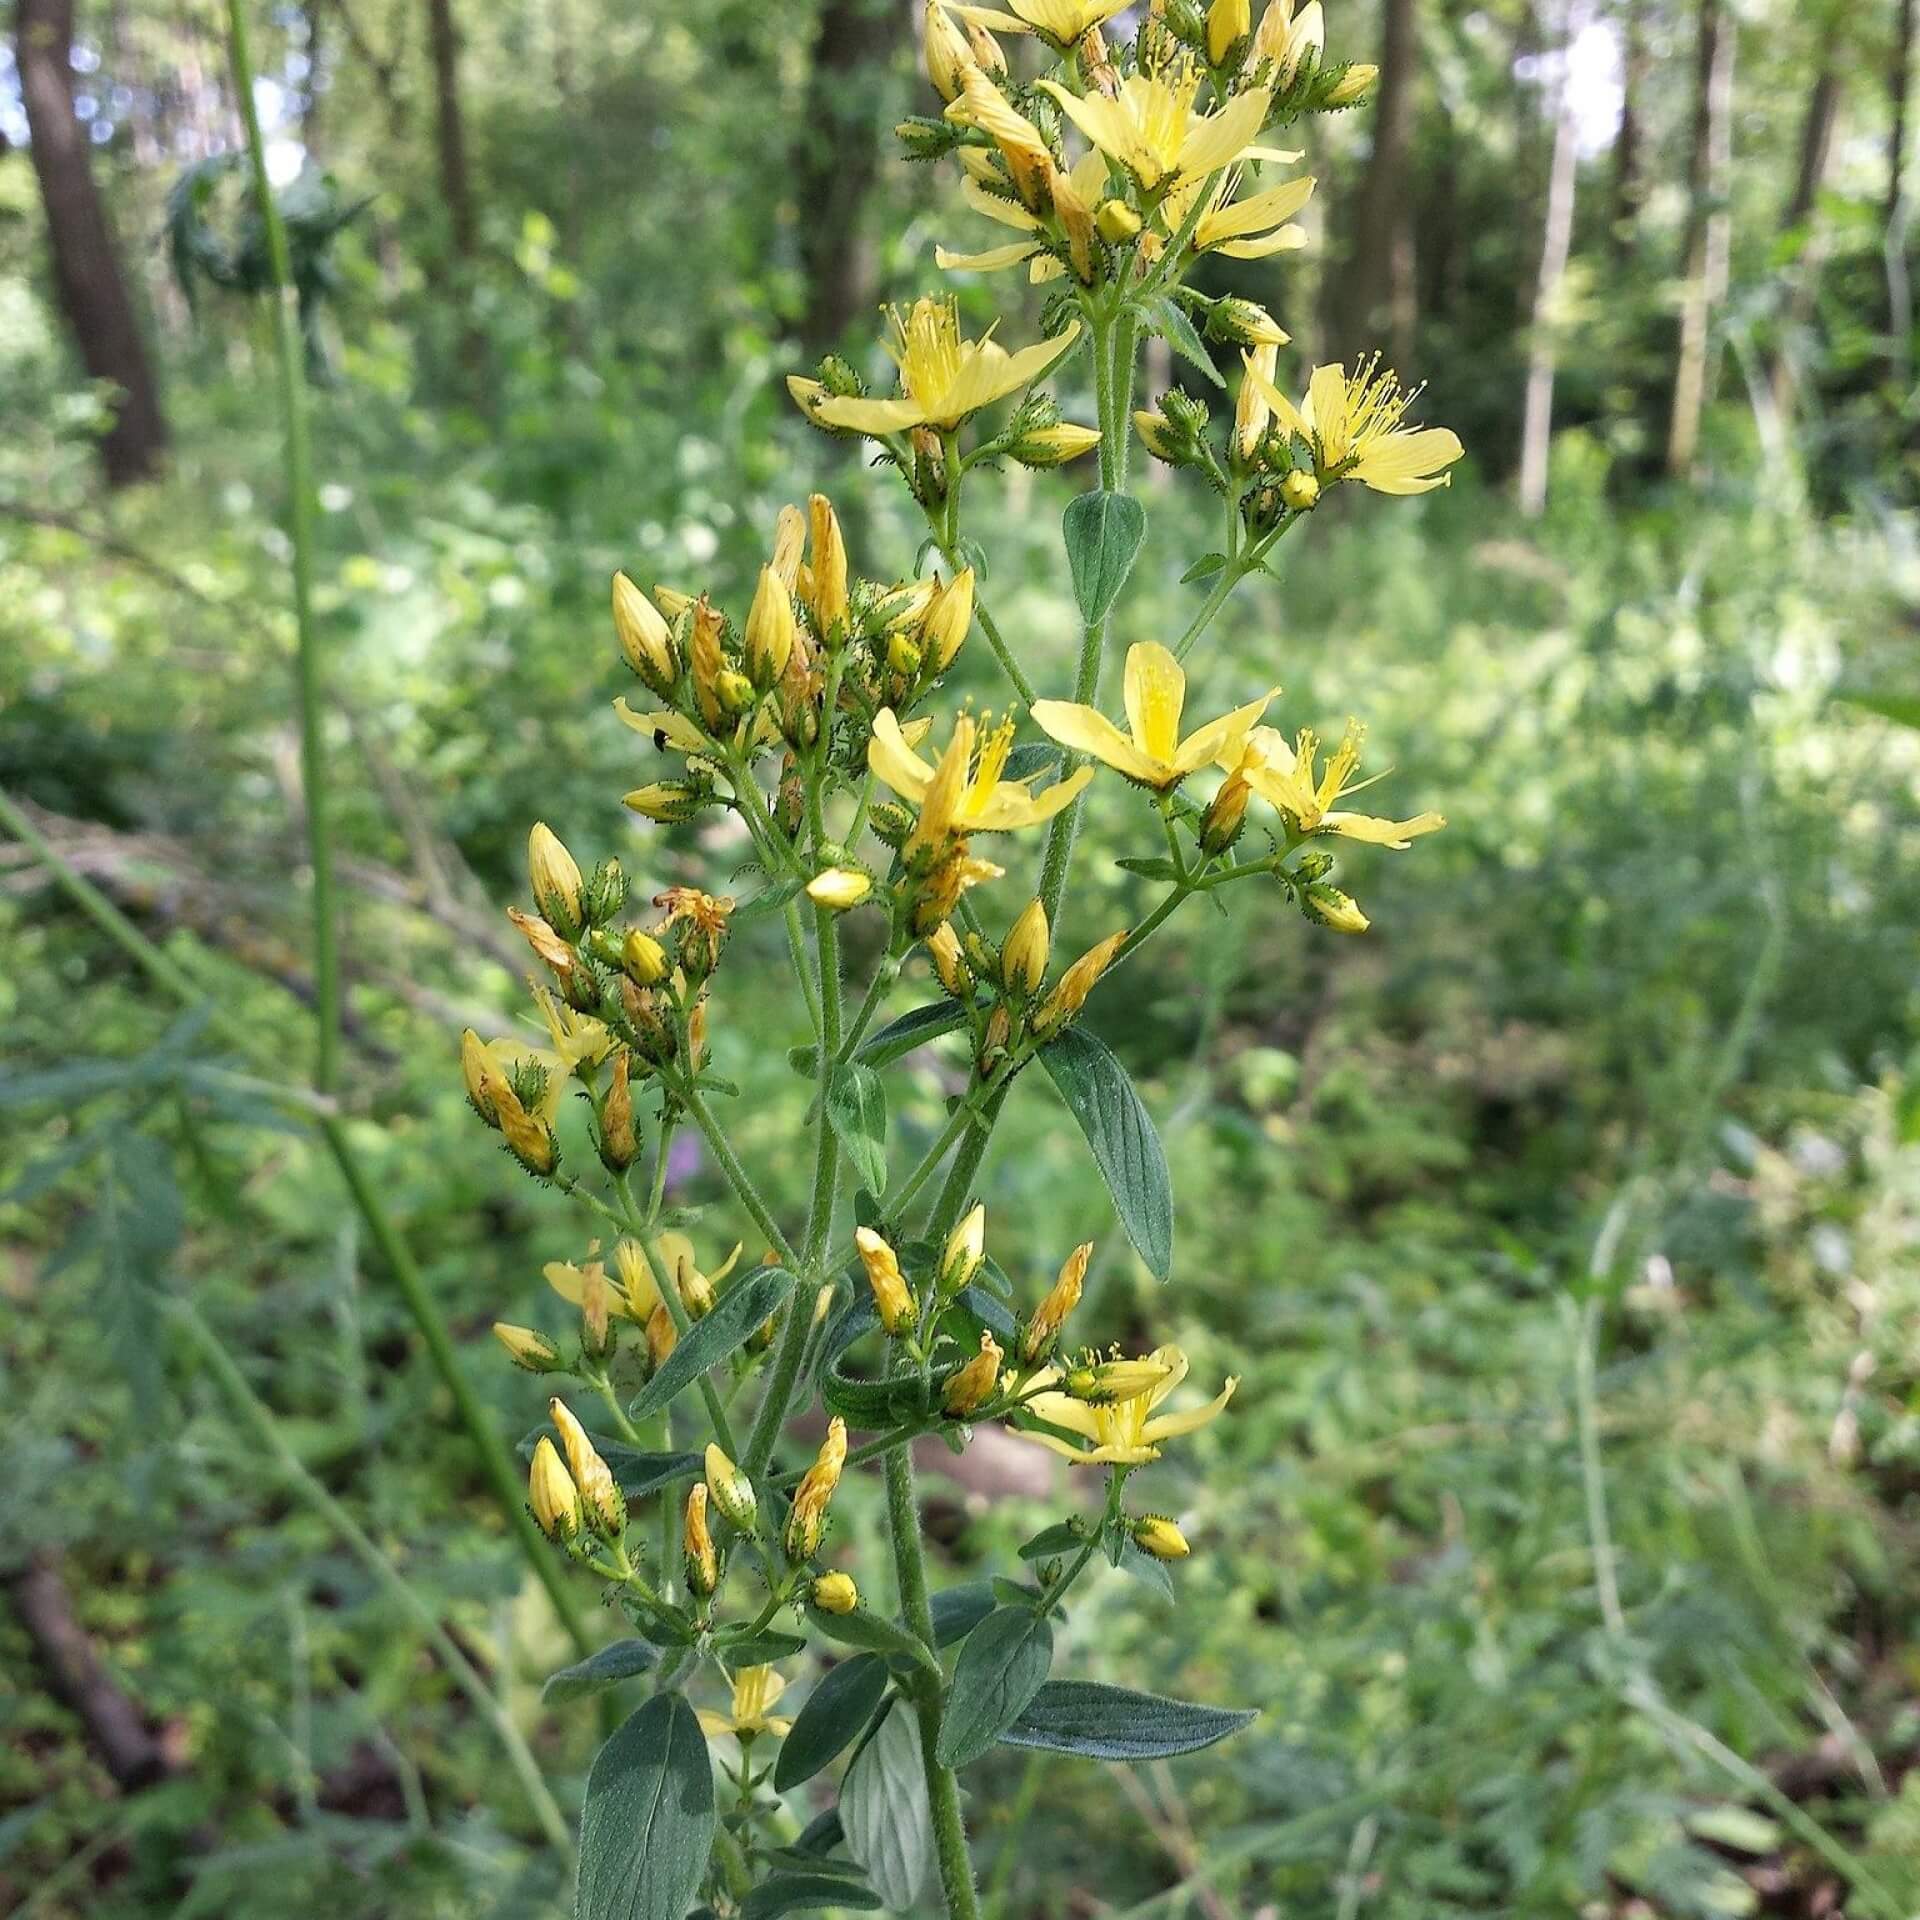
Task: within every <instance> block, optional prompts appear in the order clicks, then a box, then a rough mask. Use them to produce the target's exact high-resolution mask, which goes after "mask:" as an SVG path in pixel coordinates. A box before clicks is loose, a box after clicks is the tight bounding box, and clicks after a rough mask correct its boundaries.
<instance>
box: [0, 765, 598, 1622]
mask: <svg viewBox="0 0 1920 1920" xmlns="http://www.w3.org/2000/svg"><path fill="white" fill-rule="evenodd" d="M0 826H4V827H5V828H6V830H7V831H8V832H9V833H10V834H12V835H13V836H14V837H15V838H16V839H17V840H19V841H20V842H21V843H22V845H24V846H26V847H28V848H30V849H31V850H32V851H33V853H34V854H35V856H36V857H37V858H38V859H39V861H40V863H41V864H42V865H43V866H44V867H45V868H46V869H47V871H48V872H49V873H50V874H52V876H53V878H54V880H55V881H56V882H57V884H58V885H59V886H60V888H61V889H62V891H63V892H65V893H66V895H67V897H68V898H69V899H71V900H72V901H73V903H74V904H75V905H76V906H77V907H79V909H80V910H81V912H83V913H84V914H85V915H86V916H87V917H88V919H90V920H91V921H92V922H93V923H94V925H95V926H97V927H98V928H99V929H100V931H101V932H102V933H104V934H105V935H106V936H107V937H108V938H109V939H110V940H112V941H113V942H114V944H115V945H116V946H118V947H119V948H120V949H121V950H122V951H123V952H124V953H125V954H127V955H128V957H129V958H130V959H132V960H133V961H135V962H136V963H137V964H138V965H139V966H141V967H143V968H144V969H145V970H146V972H147V973H148V974H149V976H151V978H153V979H154V980H156V981H157V982H158V983H159V984H160V985H161V986H163V987H164V988H166V990H167V991H168V992H169V993H171V994H173V995H174V997H175V998H176V999H178V1000H180V1001H181V1002H182V1003H183V1004H184V1005H187V1006H190V1007H198V1006H203V1005H207V1004H208V1001H207V995H206V992H205V991H204V989H203V988H202V987H201V985H200V983H199V982H198V981H196V980H195V979H194V978H193V976H192V975H191V974H190V973H188V972H187V971H186V969H185V968H184V967H182V966H180V965H179V964H178V963H177V962H175V961H174V960H173V959H172V958H171V957H170V956H169V955H168V954H165V953H163V952H162V951H161V950H160V949H159V948H158V947H157V946H155V945H154V943H153V942H152V941H151V940H149V939H148V938H147V936H146V935H145V934H144V933H142V932H141V931H140V929H139V928H138V927H136V926H135V925H134V924H133V922H132V921H131V920H129V919H128V918H127V916H126V915H125V914H124V913H122V912H121V911H120V909H119V908H118V907H116V906H115V905H114V904H113V902H112V901H111V900H109V899H108V898H107V896H106V895H105V894H104V893H102V892H101V891H100V889H99V888H98V887H96V886H95V885H94V884H93V882H92V881H90V880H88V879H87V878H85V876H84V875H82V874H79V873H76V872H75V871H74V869H73V867H72V865H71V864H70V863H69V862H68V861H66V860H65V859H63V858H62V857H61V855H60V854H59V853H58V852H57V851H56V850H55V848H54V847H53V846H52V844H51V843H50V842H49V841H48V840H47V837H46V836H45V835H44V834H43V833H42V832H41V831H40V830H39V828H37V827H36V826H35V825H34V824H33V822H32V821H31V820H29V819H28V818H27V816H26V814H25V813H24V812H23V811H22V810H21V809H20V807H19V806H18V805H17V804H16V803H15V802H14V801H13V799H12V798H11V797H10V796H9V795H8V794H6V793H5V792H0ZM208 1025H209V1027H210V1028H211V1029H212V1031H213V1032H214V1033H216V1034H218V1035H219V1036H220V1038H221V1039H223V1040H224V1041H226V1043H227V1044H228V1045H229V1046H231V1047H233V1048H234V1049H235V1050H236V1051H237V1052H240V1053H243V1054H251V1053H253V1052H254V1051H255V1049H256V1048H257V1047H258V1045H259V1036H258V1035H257V1034H256V1033H255V1032H254V1031H253V1030H252V1029H251V1028H250V1027H248V1026H247V1024H246V1023H245V1022H244V1021H242V1020H240V1019H239V1018H238V1017H236V1016H235V1015H233V1014H231V1013H229V1012H227V1011H226V1009H225V1008H223V1007H221V1006H219V1005H217V1004H215V1005H213V1006H212V1008H211V1011H210V1012H209V1015H208ZM320 1126H321V1131H322V1132H323V1134H324V1135H325V1138H326V1142H327V1146H328V1149H329V1150H330V1151H331V1153H332V1154H333V1157H334V1161H335V1163H336V1164H337V1165H338V1166H339V1168H340V1172H341V1175H342V1177H343V1178H344V1179H345V1181H346V1183H347V1190H348V1192H349V1193H350V1194H351V1195H352V1197H353V1202H354V1204H355V1206H357V1207H358V1208H359V1209H360V1213H361V1216H362V1217H363V1218H364V1219H365V1221H366V1223H367V1230H368V1232H369V1233H370V1234H371V1235H372V1237H373V1242H374V1245H375V1247H376V1248H377V1249H378V1250H379V1253H380V1257H381V1259H382V1260H384V1261H385V1263H386V1266H387V1271H388V1272H389V1273H390V1274H391V1275H392V1276H393V1281H394V1284H395V1286H397V1287H398V1288H399V1290H400V1296H401V1298H402V1300H403V1301H404V1302H405V1303H406V1307H407V1311H408V1313H409V1314H410V1315H411V1316H412V1318H413V1323H414V1325H415V1327H417V1328H418V1329H419V1332H420V1336H421V1339H422V1340H423V1341H424V1342H425V1344H426V1348H427V1352H428V1355H429V1357H430V1358H431V1359H432V1361H433V1365H434V1370H435V1371H436V1372H437V1373H438V1374H439V1376H440V1379H441V1383H442V1384H443V1385H444V1386H445V1387H446V1389H447V1391H448V1393H449V1394H451V1395H452V1397H453V1404H454V1411H455V1413H456V1415H457V1416H458V1418H459V1420H460V1424H461V1425H462V1426H463V1427H465V1428H466V1430H467V1437H468V1438H469V1439H470V1440H471V1441H472V1443H473V1447H474V1451H475V1452H476V1453H477V1454H478V1455H479V1458H480V1465H481V1469H482V1471H483V1472H484V1473H485V1475H486V1477H487V1481H488V1483H489V1485H490V1486H491V1487H492V1489H493V1492H494V1495H495V1497H496V1498H497V1499H498V1501H499V1503H500V1510H501V1512H502V1513H504V1514H505V1515H506V1518H507V1525H508V1526H509V1528H510V1529H511V1530H512V1532H513V1535H514V1540H515V1544H516V1545H518V1547H519V1548H520V1551H521V1553H522V1554H523V1555H524V1556H525V1558H526V1561H527V1564H528V1566H530V1567H531V1568H532V1569H533V1572H534V1575H535V1577H536V1578H537V1579H538V1580H539V1582H540V1584H541V1585H542V1586H543V1587H545V1588H546V1590H547V1594H548V1597H549V1598H550V1599H551V1600H552V1601H553V1605H554V1610H555V1612H557V1613H558V1614H559V1616H560V1619H561V1621H562V1623H563V1624H564V1625H565V1627H566V1630H567V1637H568V1638H569V1639H570V1640H572V1642H573V1644H574V1646H575V1647H576V1648H577V1649H578V1651H579V1652H580V1653H581V1654H582V1655H583V1656H584V1655H586V1654H589V1653H591V1652H592V1651H593V1647H594V1641H593V1636H592V1635H591V1634H590V1633H589V1632H588V1630H587V1622H586V1616H585V1615H584V1614H583V1613H582V1612H581V1610H580V1603H579V1600H578V1597H577V1596H576V1595H575V1593H574V1590H573V1588H572V1587H570V1586H569V1585H568V1584H567V1581H566V1579H565V1577H564V1575H563V1574H562V1572H561V1569H560V1568H559V1566H558V1565H556V1563H555V1561H554V1557H553V1555H552V1553H551V1552H550V1551H549V1550H548V1547H547V1542H546V1540H545V1539H544V1537H543V1536H542V1535H541V1532H540V1529H539V1528H538V1527H536V1526H535V1525H534V1524H533V1521H532V1519H531V1517H530V1516H529V1515H528V1513H527V1502H526V1489H525V1487H524V1485H523V1484H522V1481H521V1478H520V1473H519V1469H518V1468H517V1467H516V1466H515V1464H514V1462H513V1460H512V1458H511V1456H510V1455H509V1454H508V1452H507V1449H506V1446H505V1443H504V1442H503V1441H502V1440H501V1438H500V1435H499V1432H498V1430H497V1429H496V1428H495V1426H494V1424H493V1422H492V1421H491V1420H489V1419H488V1418H487V1416H486V1413H485V1410H484V1409H483V1408H482V1407H481V1405H480V1402H479V1400H478V1398H477V1397H476V1396H475V1394H474V1391H473V1388H472V1386H471V1385H470V1384H469V1383H468V1381H467V1377H466V1374H465V1372H464V1371H463V1370H462V1368H461V1366H460V1362H459V1359H458V1357H457V1355H456V1354H455V1352H454V1348H453V1341H452V1338H451V1337H450V1335H449V1334H448V1332H447V1325H446V1321H445V1320H444V1319H443V1318H442V1317H441V1314H440V1309H439V1308H438V1306H436V1305H435V1304H434V1300H433V1297H432V1295H431V1294H430V1293H429V1292H428V1290H427V1284H426V1280H425V1278H424V1276H423V1275H422V1274H421V1272H420V1269H419V1267H418V1265H417V1264H416V1263H415V1261H414V1258H413V1255H412V1253H411V1251H410V1250H409V1249H408V1247H407V1244H406V1242H405V1241H404V1240H402V1239H401V1237H400V1235H399V1233H398V1231H397V1230H396V1229H395V1227H394V1225H393V1222H392V1221H391V1220H390V1219H389V1218H388V1217H387V1212H386V1209H385V1208H384V1207H383V1206H382V1205H381V1203H380V1199H379V1196H378V1195H377V1194H376V1193H375V1191H374V1188H373V1183H372V1182H371V1181H370V1180H369V1179H368V1177H367V1175H366V1171H365V1169H364V1168H363V1167H362V1166H361V1164H360V1160H359V1157H358V1155H356V1154H355V1152H354V1150H353V1144H352V1142H351V1140H350V1139H349V1138H348V1135H347V1131H346V1128H345V1127H344V1126H343V1125H342V1123H341V1122H340V1121H339V1120H337V1119H333V1118H326V1119H323V1120H322V1121H321V1122H320Z"/></svg>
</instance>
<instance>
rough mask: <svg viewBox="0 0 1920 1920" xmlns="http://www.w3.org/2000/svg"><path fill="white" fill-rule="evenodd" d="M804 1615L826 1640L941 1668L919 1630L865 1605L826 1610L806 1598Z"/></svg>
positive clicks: (934, 1669)
mask: <svg viewBox="0 0 1920 1920" xmlns="http://www.w3.org/2000/svg"><path fill="white" fill-rule="evenodd" d="M807 1618H808V1619H809V1620H811V1621H812V1622H813V1624H814V1626H815V1627H817V1628H818V1629H819V1631H820V1632H822V1633H824V1634H825V1635H826V1636H827V1638H828V1639H829V1640H838V1641H839V1642H840V1644H841V1645H842V1646H843V1647H861V1648H864V1649H865V1650H866V1651H867V1652H869V1653H884V1654H889V1655H895V1656H899V1657H901V1658H904V1659H908V1660H911V1661H912V1662H913V1663H914V1664H915V1665H916V1666H921V1667H925V1668H926V1669H927V1671H928V1672H929V1673H938V1672H939V1671H940V1663H939V1661H937V1660H936V1659H935V1658H934V1657H933V1652H932V1649H931V1648H929V1647H928V1646H927V1644H926V1642H925V1641H924V1640H922V1639H921V1638H920V1636H919V1635H918V1634H915V1633H909V1632H908V1631H907V1629H906V1628H905V1627H901V1626H896V1625H895V1624H894V1623H893V1622H892V1621H891V1620H888V1619H886V1618H885V1617H884V1616H882V1615H880V1614H877V1613H873V1612H870V1611H869V1610H868V1609H867V1608H865V1607H855V1608H854V1610H853V1611H852V1612H851V1613H828V1612H826V1611H825V1610H824V1609H822V1608H820V1607H816V1606H815V1605H814V1604H813V1602H812V1601H811V1600H809V1601H808V1602H807Z"/></svg>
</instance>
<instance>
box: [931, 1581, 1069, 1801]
mask: <svg viewBox="0 0 1920 1920" xmlns="http://www.w3.org/2000/svg"><path fill="white" fill-rule="evenodd" d="M1052 1666H1053V1628H1052V1627H1051V1626H1050V1625H1049V1624H1048V1623H1047V1621H1045V1620H1044V1619H1042V1618H1041V1616H1040V1615H1039V1614H1037V1613H1036V1612H1034V1610H1033V1609H1032V1608H1031V1607H1001V1608H999V1609H997V1610H996V1611H995V1612H993V1613H990V1614H988V1615H987V1617H986V1618H985V1619H984V1620H982V1621H981V1622H980V1624H979V1625H978V1626H977V1627H975V1628H974V1630H973V1631H972V1632H971V1633H970V1634H968V1635H967V1637H966V1640H965V1642H964V1644H963V1645H962V1646H961V1648H960V1658H959V1660H958V1661H956V1662H955V1664H954V1669H953V1686H952V1688H951V1690H950V1691H949V1693H948V1695H947V1710H946V1715H945V1717H944V1719H943V1720H942V1721H941V1724H940V1740H939V1744H938V1745H937V1746H936V1747H935V1749H934V1754H935V1757H936V1758H937V1759H938V1760H939V1762H940V1764H941V1765H942V1766H946V1767H964V1766H968V1765H970V1764H971V1763H972V1762H973V1761H975V1760H977V1759H979V1758H980V1756H981V1755H982V1754H983V1753H985V1752H986V1751H987V1749H988V1748H989V1747H991V1746H992V1745H993V1743H994V1742H995V1741H996V1740H997V1739H999V1737H1000V1735H1001V1734H1002V1733H1003V1732H1004V1731H1005V1730H1006V1729H1007V1728H1008V1727H1010V1726H1011V1725H1012V1724H1013V1723H1014V1721H1015V1720H1017V1719H1018V1718H1019V1717H1020V1714H1021V1711H1022V1710H1023V1709H1024V1708H1025V1706H1026V1705H1027V1703H1028V1702H1029V1701H1030V1700H1031V1699H1032V1698H1033V1696H1034V1695H1035V1694H1036V1693H1038V1692H1039V1691H1040V1687H1041V1684H1042V1683H1043V1682H1044V1681H1045V1679H1046V1677H1047V1674H1048V1671H1049V1670H1050V1669H1051V1668H1052Z"/></svg>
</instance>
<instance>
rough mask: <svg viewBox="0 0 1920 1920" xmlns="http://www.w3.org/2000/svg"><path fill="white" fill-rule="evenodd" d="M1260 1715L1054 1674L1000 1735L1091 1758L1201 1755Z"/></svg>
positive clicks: (1015, 1743) (1027, 1744)
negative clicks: (1204, 1750) (1059, 1676)
mask: <svg viewBox="0 0 1920 1920" xmlns="http://www.w3.org/2000/svg"><path fill="white" fill-rule="evenodd" d="M1253 1718H1254V1714H1253V1713H1252V1711H1251V1710H1249V1709H1244V1708H1234V1707H1207V1706H1201V1705H1199V1704H1197V1703H1196V1702H1194V1701H1191V1700H1169V1699H1167V1698H1165V1696H1164V1695H1161V1694H1157V1693H1136V1692H1134V1690H1133V1689H1132V1688H1131V1687H1109V1686H1106V1685H1103V1684H1102V1683H1101V1682H1099V1681H1097V1680H1049V1681H1048V1682H1047V1684H1046V1685H1045V1686H1044V1687H1042V1688H1041V1689H1040V1691H1039V1692H1038V1693H1036V1694H1035V1695H1034V1696H1033V1699H1032V1700H1031V1701H1030V1702H1029V1703H1028V1705H1027V1709H1026V1711H1025V1712H1024V1713H1022V1714H1021V1716H1020V1717H1019V1719H1017V1720H1016V1721H1015V1722H1014V1723H1013V1725H1012V1726H1010V1727H1009V1728H1008V1729H1007V1730H1006V1732H1005V1733H1003V1734H1002V1735H1001V1736H1000V1738H1001V1740H1002V1741H1003V1742H1004V1743H1005V1744H1006V1745H1008V1746H1010V1747H1044V1748H1045V1749H1046V1750H1047V1751H1048V1752H1049V1753H1076V1754H1079V1755H1080V1756H1081V1757H1082V1758H1084V1759H1088V1760H1164V1759H1167V1758H1169V1757H1170V1756H1171V1755H1174V1754H1177V1753H1197V1752H1198V1751H1199V1750H1200V1749H1201V1748H1202V1747H1210V1746H1212V1745H1213V1743H1214V1742H1215V1741H1216V1740H1224V1739H1225V1738H1226V1737H1227V1736H1228V1734H1230V1733H1238V1732H1239V1731H1240V1729H1241V1728H1242V1727H1244V1726H1245V1725H1246V1724H1247V1722H1248V1721H1250V1720H1252V1719H1253Z"/></svg>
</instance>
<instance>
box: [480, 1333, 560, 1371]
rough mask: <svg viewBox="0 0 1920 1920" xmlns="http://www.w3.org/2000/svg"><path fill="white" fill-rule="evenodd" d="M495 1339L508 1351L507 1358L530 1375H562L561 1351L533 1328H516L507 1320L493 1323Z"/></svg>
mask: <svg viewBox="0 0 1920 1920" xmlns="http://www.w3.org/2000/svg"><path fill="white" fill-rule="evenodd" d="M493 1337H494V1338H495V1339H496V1340H498V1341H499V1342H500V1344H501V1345H502V1346H503V1347H505V1348H506V1350H507V1358H508V1359H510V1360H511V1361H512V1362H513V1364H514V1365H515V1366H516V1367H524V1368H525V1369H526V1370H527V1372H528V1373H560V1372H564V1371H565V1369H564V1368H563V1367H562V1365H561V1361H560V1349H559V1348H558V1347H556V1346H555V1345H554V1344H553V1342H552V1341H551V1340H549V1339H548V1338H547V1336H546V1335H545V1334H544V1333H535V1332H534V1330H533V1329H532V1328H531V1327H516V1326H514V1325H512V1324H511V1323H510V1322H509V1321H506V1320H496V1321H495V1322H494V1323H493Z"/></svg>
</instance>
